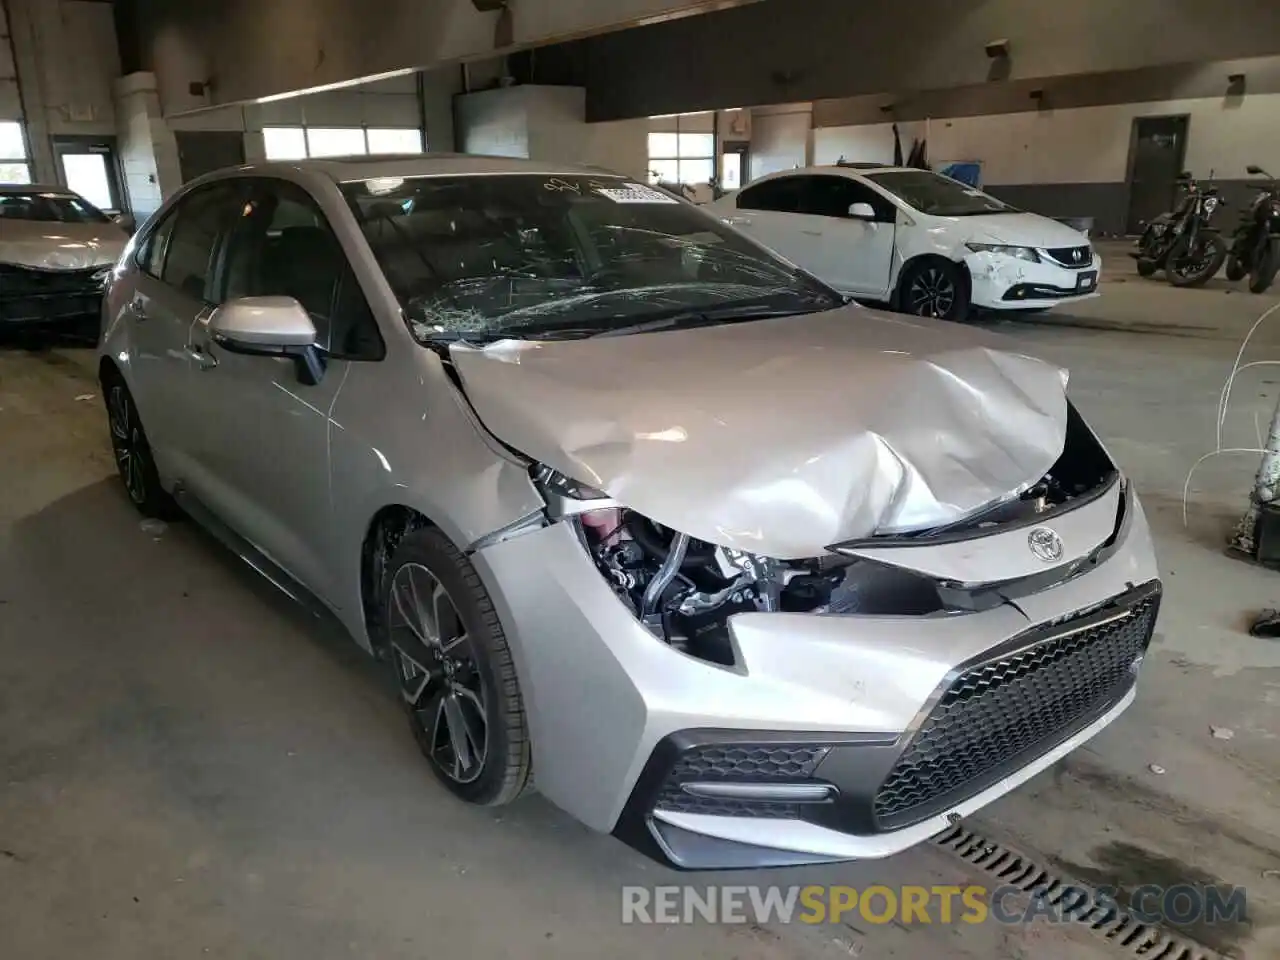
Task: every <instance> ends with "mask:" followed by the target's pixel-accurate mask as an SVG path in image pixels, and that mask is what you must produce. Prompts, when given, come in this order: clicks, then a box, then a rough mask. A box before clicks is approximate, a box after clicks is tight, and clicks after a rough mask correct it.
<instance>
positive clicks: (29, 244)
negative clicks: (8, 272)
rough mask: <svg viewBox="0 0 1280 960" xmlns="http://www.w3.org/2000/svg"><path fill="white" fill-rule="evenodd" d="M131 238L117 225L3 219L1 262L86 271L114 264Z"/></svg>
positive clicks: (39, 268) (0, 242)
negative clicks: (90, 268)
mask: <svg viewBox="0 0 1280 960" xmlns="http://www.w3.org/2000/svg"><path fill="white" fill-rule="evenodd" d="M128 242H129V236H128V234H126V233H125V232H124V231H123V230H121V229H120V228H119V227H118V226H116V225H115V224H114V223H50V222H47V221H40V220H0V263H12V264H15V265H17V266H20V267H35V268H36V269H38V270H84V269H87V268H89V267H98V266H107V265H110V264H113V263H115V262H116V261H117V260H118V259H119V258H120V254H121V253H122V252H123V251H124V248H125V244H127V243H128Z"/></svg>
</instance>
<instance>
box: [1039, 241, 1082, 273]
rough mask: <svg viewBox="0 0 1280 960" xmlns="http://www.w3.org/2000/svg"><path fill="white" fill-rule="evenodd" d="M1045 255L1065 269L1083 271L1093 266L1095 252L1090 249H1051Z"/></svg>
mask: <svg viewBox="0 0 1280 960" xmlns="http://www.w3.org/2000/svg"><path fill="white" fill-rule="evenodd" d="M1045 253H1047V254H1049V256H1050V258H1052V259H1053V260H1056V261H1058V263H1060V264H1062V265H1063V266H1064V267H1073V268H1075V269H1083V268H1085V267H1090V266H1093V251H1092V250H1091V249H1090V248H1089V247H1088V246H1084V247H1051V248H1050V249H1048V250H1046V251H1045Z"/></svg>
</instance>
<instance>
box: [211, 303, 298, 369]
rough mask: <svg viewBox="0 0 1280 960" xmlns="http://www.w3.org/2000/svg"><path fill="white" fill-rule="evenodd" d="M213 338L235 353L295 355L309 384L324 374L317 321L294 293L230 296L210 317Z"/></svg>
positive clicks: (266, 355) (277, 355) (270, 355)
mask: <svg viewBox="0 0 1280 960" xmlns="http://www.w3.org/2000/svg"><path fill="white" fill-rule="evenodd" d="M209 338H210V339H211V340H212V341H213V342H214V343H216V344H217V345H218V346H220V347H222V348H223V349H224V350H228V351H230V352H231V353H242V354H248V355H250V356H258V357H292V358H293V359H294V360H296V361H297V364H298V379H300V380H301V381H302V382H303V383H305V384H307V385H308V386H315V385H316V384H317V383H319V382H320V378H321V377H322V376H324V357H323V354H322V352H321V350H320V348H319V347H317V346H316V325H315V324H314V323H312V322H311V317H310V316H309V315H308V313H307V311H306V310H304V309H303V308H302V304H300V303H298V301H297V300H295V299H293V297H241V298H239V299H238V300H228V301H227V302H226V303H224V304H223V305H222V306H220V307H218V308H217V309H216V310H214V311H213V314H212V315H211V316H210V317H209Z"/></svg>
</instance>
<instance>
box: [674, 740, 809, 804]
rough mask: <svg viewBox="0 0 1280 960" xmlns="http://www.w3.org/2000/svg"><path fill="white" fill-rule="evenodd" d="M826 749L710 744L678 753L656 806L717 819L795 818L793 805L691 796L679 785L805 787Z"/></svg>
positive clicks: (806, 746) (776, 744)
mask: <svg viewBox="0 0 1280 960" xmlns="http://www.w3.org/2000/svg"><path fill="white" fill-rule="evenodd" d="M829 749H830V748H829V747H826V746H815V745H813V744H785V743H782V744H780V743H768V744H709V745H706V746H700V747H694V748H693V749H691V750H689V751H687V752H685V753H684V754H683V755H681V757H680V759H679V760H677V761H676V763H675V765H674V766H672V768H671V772H670V773H668V774H667V777H666V779H665V781H664V782H663V785H662V789H661V791H659V793H658V799H657V802H656V804H655V808H656V809H659V810H670V811H673V812H680V813H704V814H711V815H713V816H720V817H760V818H762V819H779V818H782V819H795V818H798V817H799V815H800V812H799V808H798V806H797V805H796V804H794V803H780V802H777V801H768V800H747V799H741V800H739V799H728V798H719V797H695V796H694V795H693V794H690V793H686V792H685V791H684V790H683V789H682V788H681V784H685V783H693V782H703V783H705V782H713V781H728V782H732V783H804V782H805V781H807V780H808V779H809V778H810V777H812V776H813V772H814V770H816V769H817V767H818V764H819V763H821V762H822V760H823V758H824V757H825V756H826V755H827V753H828V751H829Z"/></svg>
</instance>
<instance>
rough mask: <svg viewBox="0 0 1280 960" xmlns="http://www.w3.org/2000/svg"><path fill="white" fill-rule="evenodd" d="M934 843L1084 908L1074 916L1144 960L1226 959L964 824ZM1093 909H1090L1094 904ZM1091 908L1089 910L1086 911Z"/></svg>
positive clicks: (1061, 904)
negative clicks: (1099, 897)
mask: <svg viewBox="0 0 1280 960" xmlns="http://www.w3.org/2000/svg"><path fill="white" fill-rule="evenodd" d="M933 844H934V845H935V846H937V847H941V848H942V849H943V850H946V851H947V852H948V853H951V854H953V855H955V856H958V857H959V858H960V859H961V860H963V861H965V862H966V863H968V864H970V865H971V866H975V867H977V868H978V869H980V870H982V871H983V872H984V873H987V874H990V875H991V876H992V877H994V878H995V879H997V880H999V881H1000V883H1001V884H1003V885H1005V886H1011V887H1016V888H1017V889H1019V890H1022V891H1023V892H1024V893H1033V892H1036V891H1039V892H1041V893H1042V894H1043V895H1044V896H1045V897H1046V899H1047V900H1048V902H1049V903H1051V904H1052V905H1054V906H1055V907H1058V908H1061V909H1064V910H1065V911H1066V912H1068V913H1070V905H1071V904H1073V903H1076V902H1077V901H1079V900H1083V901H1085V904H1084V905H1082V906H1081V907H1080V908H1078V909H1077V910H1076V911H1075V912H1074V913H1072V914H1071V915H1073V916H1075V917H1077V918H1078V919H1079V921H1080V922H1081V923H1087V924H1088V926H1089V927H1090V928H1092V930H1093V931H1094V932H1095V933H1096V934H1098V935H1099V936H1100V937H1102V938H1103V939H1105V940H1107V941H1109V942H1110V943H1111V944H1113V945H1114V946H1115V947H1117V948H1118V949H1121V950H1123V951H1125V952H1126V953H1129V954H1131V955H1132V956H1135V957H1142V960H1222V958H1221V955H1220V954H1218V953H1215V952H1214V951H1212V950H1208V949H1206V948H1205V947H1203V946H1201V945H1200V944H1198V943H1195V942H1194V941H1192V940H1188V939H1187V938H1186V937H1183V936H1180V935H1178V934H1176V933H1174V932H1172V931H1170V930H1168V929H1166V928H1164V927H1160V926H1156V925H1154V924H1150V923H1144V922H1142V921H1140V920H1138V919H1137V917H1135V916H1134V915H1133V914H1132V913H1130V912H1129V911H1128V910H1126V909H1124V908H1123V907H1117V906H1111V907H1107V906H1101V905H1098V904H1097V903H1096V900H1097V898H1096V897H1092V898H1090V897H1087V896H1086V897H1081V892H1084V893H1088V892H1089V891H1091V890H1093V888H1092V887H1091V886H1090V885H1089V884H1087V883H1081V882H1079V881H1077V880H1072V879H1071V878H1069V877H1063V876H1059V875H1058V874H1056V873H1054V872H1053V871H1051V870H1049V869H1048V868H1046V867H1043V866H1041V865H1040V864H1038V863H1036V862H1035V861H1034V860H1032V859H1031V858H1030V857H1028V856H1026V855H1024V854H1021V853H1015V852H1014V851H1012V850H1010V849H1009V848H1008V847H1005V846H1003V845H1002V844H999V843H997V842H996V841H994V840H991V839H989V838H987V837H984V836H982V835H981V834H979V833H975V832H974V831H973V830H969V829H968V828H966V827H964V826H954V827H952V828H950V829H949V830H947V831H946V832H945V833H941V834H939V835H938V836H936V837H934V838H933ZM1090 900H1092V901H1093V905H1092V906H1089V905H1088V904H1089V901H1090ZM1086 907H1088V908H1087V909H1086Z"/></svg>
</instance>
